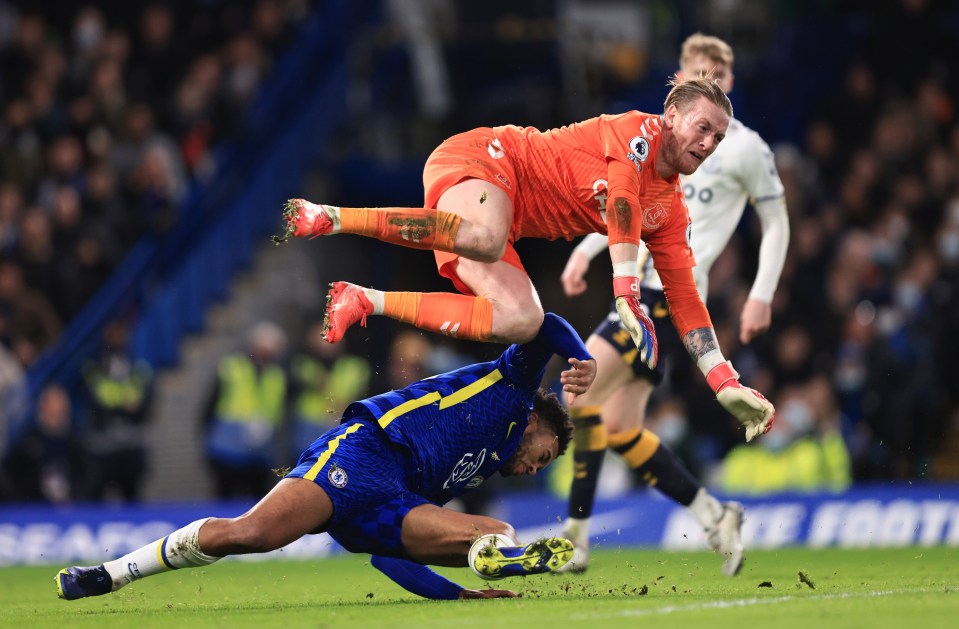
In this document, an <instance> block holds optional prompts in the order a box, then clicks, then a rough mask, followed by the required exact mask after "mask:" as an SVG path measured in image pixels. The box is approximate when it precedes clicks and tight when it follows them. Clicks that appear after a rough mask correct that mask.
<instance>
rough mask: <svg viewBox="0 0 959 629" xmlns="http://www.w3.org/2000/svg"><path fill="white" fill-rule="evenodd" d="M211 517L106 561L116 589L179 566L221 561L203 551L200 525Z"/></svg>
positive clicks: (184, 566) (205, 564)
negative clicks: (200, 539) (200, 540)
mask: <svg viewBox="0 0 959 629" xmlns="http://www.w3.org/2000/svg"><path fill="white" fill-rule="evenodd" d="M209 519H210V518H204V519H202V520H197V521H196V522H191V523H190V524H187V525H186V526H184V527H183V528H182V529H178V530H176V531H173V532H172V533H170V534H169V535H167V536H166V537H164V538H162V539H158V540H156V541H155V542H150V543H149V544H147V545H146V546H142V547H140V548H138V549H137V550H134V551H133V552H131V553H127V554H126V555H124V556H122V557H120V558H119V559H114V560H113V561H107V562H105V563H104V564H103V567H104V568H106V571H107V572H108V573H109V574H110V577H111V578H112V579H113V589H114V591H115V590H118V589H120V588H121V587H123V586H124V585H127V584H128V583H132V582H133V581H136V580H138V579H142V578H143V577H148V576H151V575H154V574H159V573H161V572H169V571H170V570H176V569H177V568H195V567H198V566H208V565H210V564H211V563H213V562H214V561H219V560H220V557H212V556H210V555H207V554H206V553H204V552H203V551H202V550H200V542H199V538H200V527H201V526H203V523H204V522H206V521H207V520H209Z"/></svg>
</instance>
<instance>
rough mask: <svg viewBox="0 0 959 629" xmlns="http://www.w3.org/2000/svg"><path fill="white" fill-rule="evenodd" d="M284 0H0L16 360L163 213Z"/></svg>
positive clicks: (271, 41) (257, 71)
mask: <svg viewBox="0 0 959 629" xmlns="http://www.w3.org/2000/svg"><path fill="white" fill-rule="evenodd" d="M300 5H301V3H299V2H297V1H296V0H292V1H291V0H256V1H253V2H205V3H193V2H149V3H142V4H141V3H112V2H95V1H92V2H89V3H86V4H82V3H81V4H74V3H44V2H39V3H37V2H12V1H4V2H0V68H2V73H0V343H2V344H3V345H4V346H5V347H6V348H8V349H9V350H10V351H11V352H12V353H13V354H14V356H15V357H16V360H17V361H18V362H19V363H20V365H21V366H23V367H29V366H30V364H31V363H32V362H33V361H34V360H35V358H36V357H37V355H38V353H39V352H40V351H41V350H43V348H44V347H45V346H47V345H48V344H49V343H50V342H51V341H53V340H54V339H55V338H56V337H57V335H58V333H59V331H60V329H61V327H62V326H63V325H64V324H65V323H66V322H68V321H70V320H71V318H73V317H74V316H75V315H76V314H77V313H78V312H79V310H80V309H81V308H82V307H83V305H84V304H85V303H86V302H87V300H88V299H89V298H90V297H91V296H92V295H93V293H94V292H95V291H96V290H97V288H98V287H99V286H100V285H101V284H102V283H103V282H104V280H105V279H106V278H107V277H108V276H109V275H110V273H111V272H112V271H113V269H114V268H116V265H117V264H118V263H119V262H120V261H121V260H122V258H123V256H124V254H125V253H126V252H127V251H128V250H129V248H130V247H131V246H132V244H133V243H134V242H136V240H137V239H138V238H139V237H140V236H142V235H143V234H144V233H148V232H153V233H157V234H162V233H165V232H167V231H168V230H169V229H170V228H171V227H172V225H173V224H174V223H175V222H176V220H177V211H178V207H179V204H180V202H181V201H182V200H183V198H184V195H185V194H186V193H187V192H188V189H189V184H190V181H192V180H193V179H194V178H201V179H202V178H203V177H207V176H209V175H210V174H211V173H212V171H213V170H214V169H215V167H216V162H215V157H214V155H213V153H212V148H213V147H215V146H216V145H217V143H218V142H220V141H221V140H223V139H225V138H229V137H231V136H233V135H234V134H236V133H237V132H238V130H239V128H240V124H241V122H242V116H243V112H244V109H245V107H246V105H247V103H248V101H249V100H250V99H251V98H252V96H253V95H254V93H255V91H256V89H257V87H258V85H259V84H260V82H261V81H262V80H263V77H264V76H266V74H267V73H268V72H269V70H270V67H271V65H272V63H273V62H274V60H275V56H276V55H277V53H278V52H279V51H280V50H281V49H282V48H283V46H284V45H285V43H286V42H287V41H288V39H289V34H290V29H291V27H292V26H293V25H294V24H295V21H296V20H297V19H299V18H300V17H302V12H303V10H304V7H302V6H300Z"/></svg>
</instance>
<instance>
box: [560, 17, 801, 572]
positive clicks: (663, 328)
mask: <svg viewBox="0 0 959 629" xmlns="http://www.w3.org/2000/svg"><path fill="white" fill-rule="evenodd" d="M732 67H733V52H732V49H731V48H730V46H729V45H728V44H727V43H726V42H724V41H723V40H721V39H719V38H716V37H711V36H707V35H703V34H700V33H697V34H695V35H692V36H690V37H689V38H688V39H687V40H686V41H685V42H684V43H683V47H682V52H681V55H680V71H679V73H680V74H681V75H684V76H700V73H701V72H702V73H710V76H712V77H713V78H715V80H716V81H717V82H718V83H719V85H720V86H721V87H722V88H723V89H724V90H725V91H726V92H729V91H730V90H731V89H732V85H733V74H732ZM682 183H683V190H684V192H685V196H686V203H687V205H688V206H689V215H690V219H691V220H692V227H691V232H690V234H689V239H690V246H691V248H692V251H693V255H694V256H695V257H696V263H697V265H696V266H695V267H694V268H693V275H694V277H695V279H696V285H697V288H698V290H699V293H700V295H701V296H702V298H703V300H704V301H705V299H706V293H707V285H708V278H709V269H710V267H712V265H713V262H715V261H716V258H717V257H718V256H719V254H720V253H721V252H722V250H723V248H725V246H726V244H727V243H728V242H729V239H730V237H731V236H732V234H733V232H734V231H735V230H736V226H737V225H738V223H739V219H740V218H741V217H742V215H743V211H744V209H745V207H746V202H747V200H748V201H749V202H750V204H751V205H752V206H753V208H754V209H755V210H756V213H757V214H758V216H759V219H760V222H761V224H762V242H761V244H760V249H759V267H758V271H757V274H756V278H755V280H754V282H753V286H752V289H751V290H750V293H749V298H748V300H747V301H746V303H745V305H744V307H743V311H742V314H741V316H740V340H741V341H742V342H743V343H749V342H750V341H751V340H752V339H753V338H754V337H755V336H757V335H759V334H762V333H763V332H765V331H766V330H768V329H769V325H770V321H771V313H772V309H771V302H772V298H773V293H775V290H776V285H777V284H778V282H779V276H780V273H781V272H782V268H783V262H784V261H785V257H786V249H787V247H788V244H789V216H788V214H787V212H786V202H785V198H784V196H783V185H782V182H781V181H780V179H779V175H778V173H777V172H776V167H775V164H774V162H773V154H772V151H771V150H770V149H769V146H768V145H767V144H766V143H765V142H764V141H763V140H762V138H760V137H759V135H758V134H757V133H755V132H754V131H752V130H750V129H748V128H747V127H746V126H744V125H743V124H742V123H741V122H739V121H738V120H735V119H733V120H730V123H729V129H728V131H727V134H726V137H725V139H723V141H722V142H721V143H720V144H719V147H718V148H717V149H716V152H715V153H714V154H713V155H712V156H710V157H709V158H707V159H706V161H705V162H703V164H702V165H701V166H700V167H699V168H698V169H697V170H696V172H695V173H694V174H692V175H689V176H683V177H682ZM606 248H607V238H606V237H605V236H603V235H601V234H592V235H590V236H587V237H586V238H585V239H584V240H583V241H582V242H581V243H580V244H579V245H578V246H577V247H576V249H575V250H574V251H573V253H572V255H571V256H570V258H569V261H568V262H567V264H566V268H565V269H564V271H563V275H562V283H563V288H564V290H565V292H566V294H567V295H568V296H573V295H578V294H580V293H582V292H583V291H585V290H586V282H585V281H584V276H585V274H586V271H587V270H588V269H589V264H590V260H592V258H593V257H595V256H596V255H597V254H598V253H599V252H601V251H605V250H606ZM640 268H641V271H642V272H641V276H642V278H643V280H642V284H641V286H642V289H641V300H642V303H643V305H644V307H645V308H648V309H649V314H650V317H651V318H652V320H653V323H654V325H655V327H656V336H657V338H658V339H659V349H660V355H662V356H667V355H669V353H670V351H671V350H672V349H673V348H676V347H679V348H682V343H681V342H680V339H679V336H678V334H677V333H676V330H675V329H674V328H673V326H672V324H671V322H670V317H669V311H668V309H667V306H666V300H665V298H664V295H663V285H662V283H661V282H660V280H659V276H658V275H657V273H656V270H655V269H654V268H653V266H652V264H651V258H650V256H649V253H648V251H646V249H645V248H643V247H642V246H641V247H640ZM586 346H587V347H588V348H589V351H590V353H591V354H592V355H593V356H594V357H595V358H596V360H597V363H598V373H597V376H596V380H595V381H594V382H593V386H592V388H591V389H590V390H589V392H588V393H587V394H585V395H582V396H580V397H579V398H578V399H577V400H576V403H575V405H574V406H573V407H572V408H571V409H570V417H571V418H572V419H573V424H574V426H575V432H574V437H573V444H574V450H573V458H574V466H575V469H574V478H573V485H572V490H571V492H570V499H569V509H568V517H567V519H566V522H565V525H564V529H565V534H564V536H565V537H567V538H569V539H571V540H572V541H573V543H574V545H575V552H574V555H573V559H572V560H571V561H570V562H569V563H568V564H566V566H565V571H571V572H581V571H584V570H585V569H586V567H587V565H588V563H589V523H590V516H591V513H592V508H593V500H594V498H595V494H596V484H597V481H598V477H599V471H600V467H601V465H602V462H603V456H604V454H605V451H606V449H607V448H610V449H612V450H614V451H616V452H617V453H619V454H620V455H621V456H622V457H623V458H624V460H625V461H626V463H627V464H628V465H629V466H630V467H631V468H632V469H634V470H637V472H638V475H639V476H640V477H641V478H643V479H644V481H645V482H646V483H647V484H648V485H649V486H655V487H656V488H657V489H658V490H659V491H661V492H662V493H663V494H665V495H666V496H668V497H669V498H671V499H673V500H674V501H676V502H677V503H679V504H681V505H683V506H685V507H687V508H688V509H689V510H690V512H691V513H692V515H693V516H694V517H695V518H696V520H698V521H699V523H700V524H701V525H702V527H703V530H704V531H705V533H706V536H707V540H708V542H709V544H710V546H711V547H712V548H713V549H714V550H716V551H717V552H719V553H720V554H721V555H722V557H723V566H722V571H723V574H725V575H727V576H733V575H735V574H737V573H738V572H739V570H740V568H741V567H742V564H743V559H744V557H745V554H744V550H743V545H742V540H741V536H740V528H741V526H742V519H743V509H742V506H741V505H739V504H738V503H735V502H727V503H720V502H719V501H718V500H717V499H716V498H715V497H713V496H712V495H710V494H709V493H708V492H707V491H706V490H705V488H703V487H702V486H701V485H700V484H699V482H698V481H697V480H696V479H695V478H693V476H692V475H691V474H690V472H689V471H688V470H687V469H686V468H685V466H684V465H683V463H682V462H681V461H680V460H679V458H678V457H676V455H675V454H673V453H672V451H670V450H669V449H668V448H667V447H666V446H665V445H664V444H662V443H661V442H660V440H659V438H658V437H657V436H656V435H655V434H653V433H652V432H650V431H649V430H645V429H644V428H643V421H644V415H645V409H646V405H647V403H648V401H649V397H650V394H651V393H652V390H653V387H654V386H655V385H656V384H658V383H659V382H660V381H662V378H663V375H664V370H665V366H664V364H665V361H663V360H660V361H659V364H658V365H657V366H656V368H655V369H652V370H651V369H649V368H648V367H647V365H646V364H645V363H644V362H643V361H642V360H639V359H638V358H637V352H636V348H635V345H633V343H632V341H631V340H630V335H629V333H628V332H627V331H626V330H625V329H623V328H622V326H621V325H620V322H619V317H618V316H617V313H616V310H615V309H614V310H612V312H610V314H609V316H608V317H607V318H606V320H605V321H604V322H603V323H602V324H601V325H599V326H598V327H597V328H596V330H594V331H593V333H592V335H591V336H590V337H589V339H588V340H587V343H586ZM684 351H685V350H684Z"/></svg>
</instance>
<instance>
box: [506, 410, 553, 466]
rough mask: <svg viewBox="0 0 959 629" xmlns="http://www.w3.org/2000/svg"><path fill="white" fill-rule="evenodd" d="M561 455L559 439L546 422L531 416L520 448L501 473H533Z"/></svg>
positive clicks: (508, 460)
mask: <svg viewBox="0 0 959 629" xmlns="http://www.w3.org/2000/svg"><path fill="white" fill-rule="evenodd" d="M557 456H559V439H557V437H556V433H555V432H554V431H553V429H552V428H551V427H550V426H549V424H547V423H546V422H540V421H538V418H537V417H536V415H532V416H531V417H530V421H529V424H528V425H527V426H526V431H525V432H524V433H523V440H522V441H520V444H519V448H518V449H517V450H516V452H515V453H514V454H513V456H511V457H510V458H508V459H506V462H505V463H503V467H501V468H500V471H499V473H500V474H501V475H503V476H523V475H530V476H531V475H533V474H535V473H536V472H539V471H540V470H542V469H544V468H545V467H546V466H547V465H549V464H550V463H552V462H553V461H555V460H556V457H557Z"/></svg>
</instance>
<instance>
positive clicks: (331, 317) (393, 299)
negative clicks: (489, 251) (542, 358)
mask: <svg viewBox="0 0 959 629" xmlns="http://www.w3.org/2000/svg"><path fill="white" fill-rule="evenodd" d="M517 265H518V266H517ZM441 272H443V273H444V274H448V273H450V272H451V271H450V270H449V269H448V268H446V267H445V266H444V268H443V269H442V271H441ZM455 279H456V284H457V286H460V287H462V288H463V290H464V291H469V292H470V293H471V294H468V295H457V294H455V293H413V292H382V291H378V290H375V289H372V288H361V287H359V286H355V285H353V284H348V283H346V282H334V283H333V284H332V285H331V289H330V291H329V293H328V295H327V307H326V318H325V326H324V336H325V338H326V340H327V341H329V342H330V343H336V342H337V341H339V340H340V339H341V338H343V335H344V334H345V333H346V331H347V329H349V328H350V327H351V326H353V325H355V324H356V323H360V324H361V325H365V322H366V317H367V316H371V315H383V316H386V317H390V318H391V319H396V320H397V321H403V322H404V323H409V324H412V325H415V326H416V327H418V328H420V329H422V330H427V331H430V332H435V333H437V334H443V335H446V336H451V337H454V338H461V339H468V340H472V341H493V342H498V343H523V342H526V341H529V340H531V339H532V338H533V337H534V336H536V333H537V332H538V331H539V328H540V326H541V325H542V323H543V307H542V305H541V304H540V301H539V296H538V295H537V293H536V289H535V288H534V287H533V284H532V282H531V281H530V279H529V276H528V275H526V271H525V270H524V269H523V268H522V265H521V264H519V259H518V258H516V261H515V263H513V262H508V261H505V260H499V261H497V262H494V263H492V264H488V263H484V262H476V261H475V260H469V259H466V258H461V259H458V262H457V263H456V264H455Z"/></svg>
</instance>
